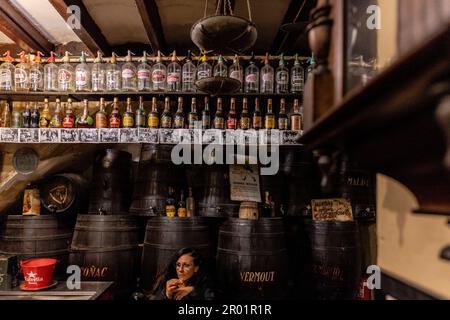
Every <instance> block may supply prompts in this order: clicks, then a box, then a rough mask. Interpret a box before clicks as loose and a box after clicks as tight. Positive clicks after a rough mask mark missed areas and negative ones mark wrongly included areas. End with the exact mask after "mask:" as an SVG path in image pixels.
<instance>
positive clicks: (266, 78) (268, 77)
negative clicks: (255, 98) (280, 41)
mask: <svg viewBox="0 0 450 320" xmlns="http://www.w3.org/2000/svg"><path fill="white" fill-rule="evenodd" d="M274 78H275V76H274V70H273V68H272V66H271V65H270V63H269V54H268V53H266V58H265V59H264V67H262V68H261V90H260V92H261V93H273V87H274V80H275V79H274Z"/></svg>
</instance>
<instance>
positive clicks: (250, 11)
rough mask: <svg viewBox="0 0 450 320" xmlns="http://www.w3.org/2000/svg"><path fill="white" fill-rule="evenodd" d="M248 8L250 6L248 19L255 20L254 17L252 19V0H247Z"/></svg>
mask: <svg viewBox="0 0 450 320" xmlns="http://www.w3.org/2000/svg"><path fill="white" fill-rule="evenodd" d="M305 1H306V0H305ZM247 8H248V20H250V22H253V19H252V8H251V7H250V0H247Z"/></svg>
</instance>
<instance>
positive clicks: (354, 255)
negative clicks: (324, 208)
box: [299, 220, 361, 300]
mask: <svg viewBox="0 0 450 320" xmlns="http://www.w3.org/2000/svg"><path fill="white" fill-rule="evenodd" d="M304 228H305V229H304V233H303V235H304V238H303V239H302V246H301V247H300V248H299V250H300V254H301V256H302V261H303V263H302V264H301V265H302V266H303V270H302V268H299V269H300V270H302V275H303V281H302V283H303V286H302V287H301V290H302V291H303V294H304V297H305V298H307V299H311V298H312V299H318V300H352V299H355V298H356V296H357V294H358V289H359V281H360V275H361V245H360V235H359V230H358V223H357V222H337V221H311V220H309V221H305V222H304Z"/></svg>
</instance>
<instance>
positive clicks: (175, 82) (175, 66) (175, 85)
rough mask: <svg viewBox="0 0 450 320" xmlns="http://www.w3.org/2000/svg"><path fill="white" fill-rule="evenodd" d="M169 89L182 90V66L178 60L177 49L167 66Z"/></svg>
mask: <svg viewBox="0 0 450 320" xmlns="http://www.w3.org/2000/svg"><path fill="white" fill-rule="evenodd" d="M167 91H169V92H180V91H181V66H180V64H179V63H178V62H177V53H176V51H174V52H173V54H172V60H171V62H170V64H169V65H168V66H167Z"/></svg>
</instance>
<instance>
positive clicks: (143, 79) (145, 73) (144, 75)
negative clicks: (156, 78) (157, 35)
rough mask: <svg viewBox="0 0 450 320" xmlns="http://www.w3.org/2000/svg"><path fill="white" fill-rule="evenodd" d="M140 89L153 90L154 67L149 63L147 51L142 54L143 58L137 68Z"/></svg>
mask: <svg viewBox="0 0 450 320" xmlns="http://www.w3.org/2000/svg"><path fill="white" fill-rule="evenodd" d="M137 78H138V90H139V91H151V90H152V67H151V66H150V65H149V64H148V59H147V52H146V51H144V53H143V54H142V60H141V63H140V64H139V66H138V68H137Z"/></svg>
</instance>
